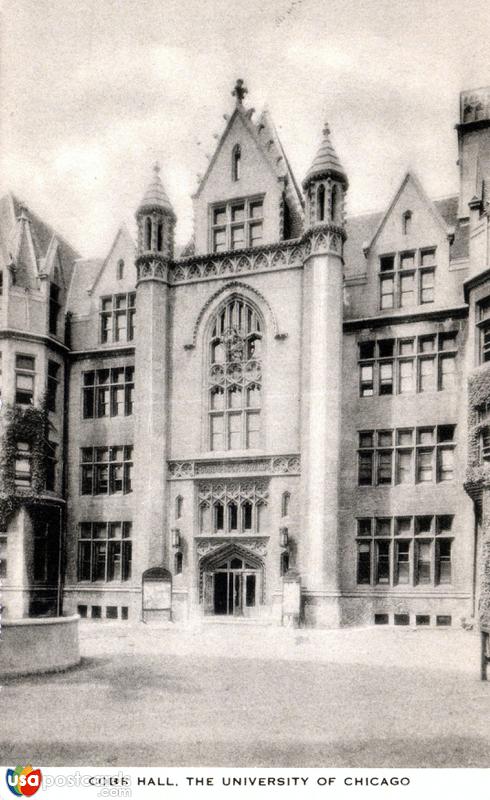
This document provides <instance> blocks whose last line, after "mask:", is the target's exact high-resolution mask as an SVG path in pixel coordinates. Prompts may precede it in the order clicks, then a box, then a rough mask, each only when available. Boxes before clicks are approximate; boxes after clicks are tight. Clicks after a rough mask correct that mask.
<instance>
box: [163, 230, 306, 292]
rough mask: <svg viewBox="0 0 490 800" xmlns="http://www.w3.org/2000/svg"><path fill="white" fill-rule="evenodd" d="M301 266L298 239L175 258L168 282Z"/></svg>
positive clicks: (200, 279) (198, 279)
mask: <svg viewBox="0 0 490 800" xmlns="http://www.w3.org/2000/svg"><path fill="white" fill-rule="evenodd" d="M302 266H303V250H302V246H301V243H300V241H299V240H293V241H291V242H289V243H287V244H286V243H283V244H279V245H270V246H266V247H260V248H248V249H246V250H237V251H230V252H227V253H211V254H206V255H202V256H192V257H191V258H186V259H181V260H178V261H174V262H173V263H172V267H171V271H170V282H171V283H186V282H194V281H202V280H208V279H210V278H216V277H224V278H226V277H228V276H229V275H242V274H246V273H253V272H268V271H271V270H274V269H286V268H298V267H302Z"/></svg>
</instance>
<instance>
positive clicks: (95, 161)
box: [0, 0, 490, 258]
mask: <svg viewBox="0 0 490 800" xmlns="http://www.w3.org/2000/svg"><path fill="white" fill-rule="evenodd" d="M489 40H490V4H489V3H487V2H484V0H465V2H461V0H241V2H238V0H3V4H2V9H1V42H0V45H1V48H0V50H1V55H0V191H1V192H2V193H3V192H5V191H7V190H11V191H13V192H14V194H16V195H18V196H19V197H20V198H21V199H22V200H24V201H25V202H26V204H27V205H28V206H29V207H30V208H32V210H33V211H35V212H36V213H37V214H39V215H40V216H42V217H43V218H44V219H45V220H46V221H47V222H48V223H49V224H51V225H52V226H53V227H54V228H55V229H56V230H57V231H58V232H59V233H60V234H62V235H63V236H64V237H65V238H67V239H68V241H70V243H71V244H73V245H74V246H75V247H76V248H77V249H78V250H79V252H80V253H81V254H82V255H83V256H85V257H94V256H98V257H102V258H103V257H105V256H106V254H107V252H108V250H109V247H110V245H111V242H112V240H113V238H114V236H115V234H116V232H117V230H118V228H119V227H120V225H121V224H122V223H126V224H127V225H128V227H129V229H130V231H131V232H132V233H134V230H135V225H134V212H135V209H136V207H137V205H138V203H139V201H140V199H141V197H142V195H143V193H144V190H145V188H146V185H147V184H148V183H149V181H150V179H151V166H152V164H153V162H154V161H155V160H158V161H159V162H160V165H161V177H162V179H163V181H164V184H165V187H166V189H167V192H168V194H169V196H170V198H171V201H172V204H173V206H174V209H175V211H176V214H177V217H178V223H177V231H176V238H177V242H178V243H181V244H184V243H185V242H186V241H187V240H188V239H189V237H190V236H191V233H192V201H191V195H192V193H193V192H194V191H195V189H196V186H197V177H196V176H197V175H198V174H203V173H204V172H205V170H206V167H207V164H208V157H209V156H211V155H212V153H213V151H214V148H215V147H216V144H217V138H218V137H219V136H220V134H221V133H222V132H223V130H224V126H225V120H224V118H223V114H226V113H228V114H229V113H231V111H232V110H233V107H234V99H233V98H232V96H231V91H232V89H233V85H234V83H235V81H236V79H237V78H238V77H241V78H243V79H244V80H245V83H246V85H247V87H248V90H249V93H248V95H247V98H246V104H247V105H248V106H249V107H254V108H255V109H256V113H257V115H258V113H259V112H260V110H261V108H262V107H263V106H264V105H265V104H267V106H268V107H269V109H270V112H271V115H272V117H273V119H274V122H275V124H276V127H277V129H278V132H279V136H280V138H281V141H282V144H283V146H284V149H285V151H286V153H287V156H288V159H289V161H290V163H291V166H292V169H293V172H294V174H295V176H296V178H297V179H298V181H301V180H302V178H303V176H304V175H305V173H306V171H307V169H308V167H309V164H310V162H311V161H312V159H313V157H314V155H315V152H316V150H317V148H318V146H319V143H320V139H321V131H322V127H323V124H324V122H325V121H326V120H328V122H329V125H330V128H331V131H332V140H333V143H334V146H335V149H336V150H337V153H338V155H339V156H340V158H341V161H342V163H343V165H344V167H345V169H346V170H347V173H348V175H349V180H350V189H349V197H348V210H349V213H351V214H357V213H362V212H364V211H371V210H379V209H382V208H383V207H384V206H385V205H386V204H387V203H388V202H389V201H390V199H391V197H392V195H393V194H394V192H395V191H396V189H397V186H398V184H399V183H400V181H401V180H402V178H403V175H404V174H405V172H406V171H407V169H409V168H410V169H413V170H415V172H416V173H417V174H418V176H419V178H420V179H421V180H422V183H423V185H424V187H425V189H426V190H427V192H428V193H429V195H430V196H432V197H441V196H444V195H448V194H452V193H455V192H457V190H458V172H457V167H456V158H457V148H456V133H455V131H454V125H455V124H456V122H457V119H458V110H459V93H460V92H461V91H462V90H464V89H470V88H476V87H479V86H486V85H490V59H489V57H488V42H489Z"/></svg>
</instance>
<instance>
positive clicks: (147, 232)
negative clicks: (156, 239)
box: [145, 217, 151, 250]
mask: <svg viewBox="0 0 490 800" xmlns="http://www.w3.org/2000/svg"><path fill="white" fill-rule="evenodd" d="M145 250H151V219H150V217H147V218H146V219H145Z"/></svg>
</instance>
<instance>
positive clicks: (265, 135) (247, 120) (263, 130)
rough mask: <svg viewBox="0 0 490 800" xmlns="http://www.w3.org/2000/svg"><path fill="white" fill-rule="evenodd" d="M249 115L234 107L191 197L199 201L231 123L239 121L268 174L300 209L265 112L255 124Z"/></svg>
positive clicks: (295, 188)
mask: <svg viewBox="0 0 490 800" xmlns="http://www.w3.org/2000/svg"><path fill="white" fill-rule="evenodd" d="M252 113H253V109H246V108H245V107H244V106H243V105H242V104H241V103H240V104H237V106H236V108H235V109H234V111H233V114H232V115H231V116H230V118H229V119H228V122H227V125H226V127H225V130H224V131H223V133H222V135H221V137H220V139H219V141H218V144H217V145H216V149H215V151H214V153H213V156H212V158H211V160H210V162H209V164H208V167H207V169H206V172H205V173H204V176H203V178H202V179H201V181H200V183H199V186H198V188H197V191H196V192H195V194H194V197H199V195H200V194H201V192H202V190H203V188H204V186H205V184H206V182H207V179H208V177H209V175H210V174H211V172H212V169H213V167H214V164H215V163H216V159H217V158H218V155H219V153H220V152H221V150H222V147H223V144H224V142H225V141H226V139H227V137H228V134H229V132H230V130H231V128H232V127H233V125H234V124H235V120H236V119H239V120H240V121H241V123H242V124H243V126H244V128H245V130H246V131H247V133H248V134H249V135H250V136H251V138H252V139H253V141H254V142H255V144H256V145H257V148H258V150H259V151H260V153H261V155H262V156H263V159H264V161H265V163H266V164H267V166H268V168H269V169H270V170H271V172H272V174H273V175H275V177H277V178H282V179H283V180H285V183H286V186H287V189H288V188H289V191H290V199H291V201H292V202H293V204H294V205H295V206H299V207H300V208H301V207H302V205H303V198H302V195H301V192H300V189H299V187H298V184H297V182H296V179H295V177H294V175H293V172H292V170H291V167H290V164H289V162H288V159H287V157H286V154H285V152H284V148H283V146H282V144H281V142H280V140H279V136H278V134H277V130H276V128H275V125H274V123H273V121H272V118H271V116H270V113H269V111H268V109H267V108H264V110H263V111H262V113H261V114H260V116H259V119H258V121H257V123H256V124H255V123H254V122H253V121H252Z"/></svg>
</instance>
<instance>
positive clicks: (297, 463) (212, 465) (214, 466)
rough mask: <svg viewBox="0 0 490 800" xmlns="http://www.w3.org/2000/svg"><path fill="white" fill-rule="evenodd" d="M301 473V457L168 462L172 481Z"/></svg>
mask: <svg viewBox="0 0 490 800" xmlns="http://www.w3.org/2000/svg"><path fill="white" fill-rule="evenodd" d="M300 472H301V458H300V456H299V455H285V456H259V457H257V458H250V457H248V458H237V459H215V460H214V459H213V460H209V461H200V460H192V461H190V460H189V461H169V462H168V478H169V479H170V480H189V479H192V478H203V477H207V476H209V477H214V476H220V475H221V476H227V475H299V474H300Z"/></svg>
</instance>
